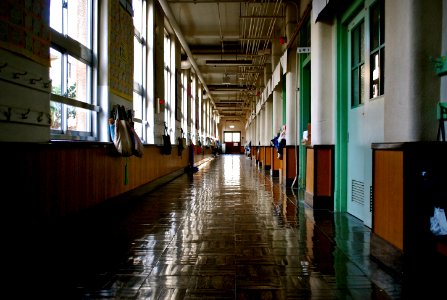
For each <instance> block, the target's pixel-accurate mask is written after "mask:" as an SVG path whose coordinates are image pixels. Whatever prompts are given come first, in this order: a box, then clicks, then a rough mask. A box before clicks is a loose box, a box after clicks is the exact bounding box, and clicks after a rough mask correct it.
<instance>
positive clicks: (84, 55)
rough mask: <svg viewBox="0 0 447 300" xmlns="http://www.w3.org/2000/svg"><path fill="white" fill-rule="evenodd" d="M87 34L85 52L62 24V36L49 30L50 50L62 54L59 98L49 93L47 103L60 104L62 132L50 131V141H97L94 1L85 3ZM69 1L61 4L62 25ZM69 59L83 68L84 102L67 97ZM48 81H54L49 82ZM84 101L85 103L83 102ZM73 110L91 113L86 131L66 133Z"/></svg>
mask: <svg viewBox="0 0 447 300" xmlns="http://www.w3.org/2000/svg"><path fill="white" fill-rule="evenodd" d="M86 2H87V5H88V9H87V15H88V16H87V18H88V19H87V29H88V30H87V31H88V33H89V36H88V40H89V44H90V47H91V48H88V47H87V46H85V45H84V44H83V43H81V42H79V41H77V40H75V39H73V38H72V37H70V36H68V35H66V34H65V32H64V31H65V30H66V26H65V24H64V23H62V32H59V31H57V30H56V29H54V28H51V27H50V31H51V35H52V39H51V45H50V48H51V49H54V50H55V51H58V52H59V53H60V54H61V57H62V59H61V82H60V84H61V95H58V94H55V93H53V92H51V93H50V102H55V103H60V104H61V105H62V108H61V129H51V130H50V133H51V139H52V140H93V141H96V140H98V134H97V119H98V113H99V112H100V107H99V106H97V105H96V97H95V85H94V82H95V73H94V70H95V65H94V59H93V51H94V45H95V41H94V36H95V35H94V32H95V28H97V26H96V24H95V20H96V18H95V15H96V14H95V12H96V11H97V9H96V5H97V3H96V1H95V0H87V1H86ZM67 4H68V1H67V0H64V1H61V9H62V11H63V13H62V14H61V18H62V22H65V19H68V18H67V16H66V15H67V12H66V11H64V9H67ZM69 56H71V57H72V58H74V59H77V60H78V61H80V62H81V63H84V64H85V65H86V70H87V72H86V99H81V100H78V99H73V98H69V97H68V91H67V86H66V84H65V83H66V82H67V81H68V74H67V70H66V67H68V57H69ZM51 80H53V79H52V78H51ZM83 100H85V101H83ZM68 106H73V107H75V108H81V109H85V110H88V111H90V113H89V114H87V120H86V122H87V127H88V128H87V130H86V131H76V130H69V129H68V122H67V121H68V114H67V113H66V112H67V107H68Z"/></svg>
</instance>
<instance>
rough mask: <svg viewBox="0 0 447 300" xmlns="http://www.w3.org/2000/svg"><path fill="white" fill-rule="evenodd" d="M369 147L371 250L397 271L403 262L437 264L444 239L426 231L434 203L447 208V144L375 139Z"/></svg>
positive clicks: (422, 265)
mask: <svg viewBox="0 0 447 300" xmlns="http://www.w3.org/2000/svg"><path fill="white" fill-rule="evenodd" d="M372 150H373V164H372V166H373V170H372V172H373V201H372V221H373V224H372V234H371V251H370V252H371V255H372V256H373V257H375V258H376V259H377V260H379V261H380V262H382V263H383V264H384V265H386V266H387V267H389V268H390V269H391V270H394V271H396V273H398V274H401V273H402V272H403V270H405V267H404V266H405V263H406V262H411V265H412V266H417V267H420V268H422V269H423V268H425V267H426V266H430V265H435V264H437V263H438V261H440V256H443V253H442V251H439V250H437V245H438V243H439V242H442V238H439V236H436V235H435V234H433V233H432V232H431V231H430V218H431V216H433V212H434V208H435V207H442V208H447V189H446V188H445V187H446V183H447V172H446V170H447V160H446V153H447V143H445V142H405V143H375V144H372ZM445 259H446V258H445V256H443V258H442V259H441V260H444V261H445ZM421 274H424V272H421Z"/></svg>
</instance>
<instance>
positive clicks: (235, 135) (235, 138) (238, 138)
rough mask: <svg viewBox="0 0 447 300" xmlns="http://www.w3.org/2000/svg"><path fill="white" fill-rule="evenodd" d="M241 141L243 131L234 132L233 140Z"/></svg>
mask: <svg viewBox="0 0 447 300" xmlns="http://www.w3.org/2000/svg"><path fill="white" fill-rule="evenodd" d="M240 141H241V133H240V132H233V142H237V143H239V142H240Z"/></svg>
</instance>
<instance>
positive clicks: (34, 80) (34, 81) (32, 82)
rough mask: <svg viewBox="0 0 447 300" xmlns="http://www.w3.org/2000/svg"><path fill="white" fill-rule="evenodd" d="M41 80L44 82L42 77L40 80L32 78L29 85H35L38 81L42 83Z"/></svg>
mask: <svg viewBox="0 0 447 300" xmlns="http://www.w3.org/2000/svg"><path fill="white" fill-rule="evenodd" d="M41 80H42V77H40V78H38V79H34V78H31V79H30V80H29V83H31V84H35V83H36V81H41Z"/></svg>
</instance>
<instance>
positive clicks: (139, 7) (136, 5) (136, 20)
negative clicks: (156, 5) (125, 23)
mask: <svg viewBox="0 0 447 300" xmlns="http://www.w3.org/2000/svg"><path fill="white" fill-rule="evenodd" d="M132 7H133V24H134V26H135V29H136V30H138V32H139V33H140V34H141V33H142V28H143V26H142V18H143V16H142V12H143V2H142V1H141V0H133V1H132Z"/></svg>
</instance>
